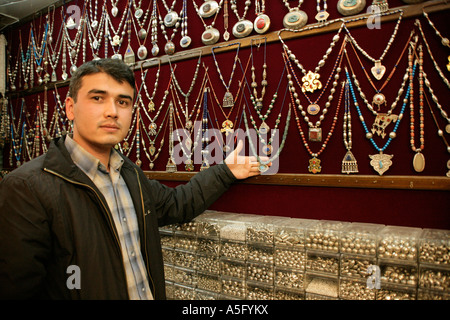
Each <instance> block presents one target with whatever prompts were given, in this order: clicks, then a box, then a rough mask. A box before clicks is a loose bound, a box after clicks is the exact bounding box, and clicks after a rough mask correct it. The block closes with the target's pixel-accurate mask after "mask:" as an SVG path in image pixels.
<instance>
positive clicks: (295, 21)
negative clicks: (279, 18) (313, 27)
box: [283, 0, 308, 30]
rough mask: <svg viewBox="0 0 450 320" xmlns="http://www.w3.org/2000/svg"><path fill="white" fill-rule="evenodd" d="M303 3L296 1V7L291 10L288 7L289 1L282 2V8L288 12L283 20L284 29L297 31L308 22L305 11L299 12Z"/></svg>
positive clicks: (299, 0)
mask: <svg viewBox="0 0 450 320" xmlns="http://www.w3.org/2000/svg"><path fill="white" fill-rule="evenodd" d="M303 1H304V0H298V5H297V7H295V8H291V6H290V5H289V0H283V3H284V6H285V7H286V8H288V10H289V12H288V13H287V14H286V15H285V16H284V18H283V26H284V27H285V28H287V29H293V30H297V29H300V28H301V27H303V26H304V25H305V24H306V23H307V22H308V15H307V14H306V12H305V11H303V10H300V7H301V5H302V4H303Z"/></svg>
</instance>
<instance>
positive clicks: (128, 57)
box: [123, 45, 135, 64]
mask: <svg viewBox="0 0 450 320" xmlns="http://www.w3.org/2000/svg"><path fill="white" fill-rule="evenodd" d="M123 61H124V62H125V63H126V64H133V63H134V62H135V59H134V51H133V49H132V48H131V45H128V47H127V51H125V55H124V57H123Z"/></svg>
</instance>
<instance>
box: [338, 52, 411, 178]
mask: <svg viewBox="0 0 450 320" xmlns="http://www.w3.org/2000/svg"><path fill="white" fill-rule="evenodd" d="M412 50H415V48H411V47H410V48H409V55H408V59H409V70H410V72H411V73H412V78H414V74H415V71H416V66H417V61H415V62H414V65H412V56H413V54H412ZM345 74H346V76H347V81H348V84H349V88H350V92H351V96H352V97H353V101H354V103H355V107H356V111H357V113H358V117H359V119H360V120H361V123H362V125H363V127H364V131H365V132H366V137H367V138H369V140H370V142H371V143H372V145H373V146H374V148H375V149H376V150H377V151H378V152H379V154H376V155H369V157H370V158H371V159H372V160H371V161H370V164H371V165H372V167H373V168H374V170H375V171H377V172H378V173H379V174H380V175H382V174H383V173H384V172H386V171H387V170H388V169H389V167H390V166H391V164H392V161H391V159H392V157H393V155H388V154H384V153H383V152H384V151H385V150H386V149H387V147H388V146H389V145H390V144H391V142H392V140H393V139H394V138H395V136H396V132H397V130H398V127H399V125H400V122H401V120H402V118H403V114H404V112H405V109H406V105H407V104H408V99H409V94H410V91H411V85H410V84H409V85H408V88H407V90H406V94H405V98H404V99H403V105H402V108H401V110H400V113H399V116H398V120H397V122H396V123H395V126H394V130H393V131H392V132H391V133H390V134H389V139H388V140H387V141H386V143H385V144H384V146H383V147H379V146H378V145H377V143H376V142H375V140H374V139H373V137H372V135H371V133H370V132H369V129H368V128H367V125H366V122H365V121H364V117H363V115H362V113H361V110H360V108H359V105H358V101H357V100H356V95H355V91H354V90H353V85H352V80H351V77H350V74H349V72H348V69H347V68H345Z"/></svg>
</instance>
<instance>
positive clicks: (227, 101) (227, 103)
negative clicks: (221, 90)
mask: <svg viewBox="0 0 450 320" xmlns="http://www.w3.org/2000/svg"><path fill="white" fill-rule="evenodd" d="M222 106H223V107H224V108H231V107H233V106H234V100H233V95H232V94H231V92H230V91H228V90H227V92H225V95H224V96H223V103H222Z"/></svg>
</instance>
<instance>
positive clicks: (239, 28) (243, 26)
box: [232, 20, 253, 38]
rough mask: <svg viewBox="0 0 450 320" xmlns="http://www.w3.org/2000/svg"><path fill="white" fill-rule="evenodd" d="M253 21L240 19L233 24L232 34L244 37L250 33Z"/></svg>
mask: <svg viewBox="0 0 450 320" xmlns="http://www.w3.org/2000/svg"><path fill="white" fill-rule="evenodd" d="M252 30H253V23H252V22H251V21H250V20H240V21H238V22H237V23H236V24H235V25H234V26H233V30H232V33H233V36H235V37H236V38H244V37H246V36H248V35H249V34H250V33H252Z"/></svg>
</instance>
